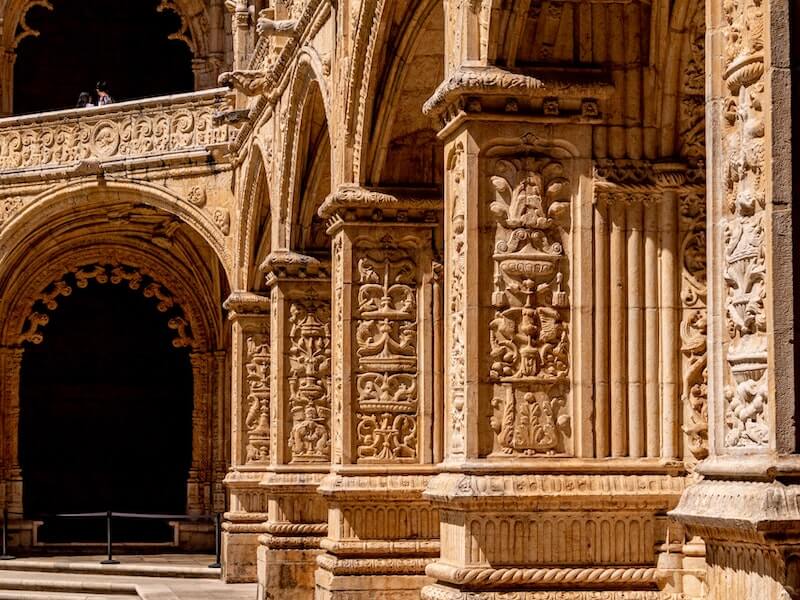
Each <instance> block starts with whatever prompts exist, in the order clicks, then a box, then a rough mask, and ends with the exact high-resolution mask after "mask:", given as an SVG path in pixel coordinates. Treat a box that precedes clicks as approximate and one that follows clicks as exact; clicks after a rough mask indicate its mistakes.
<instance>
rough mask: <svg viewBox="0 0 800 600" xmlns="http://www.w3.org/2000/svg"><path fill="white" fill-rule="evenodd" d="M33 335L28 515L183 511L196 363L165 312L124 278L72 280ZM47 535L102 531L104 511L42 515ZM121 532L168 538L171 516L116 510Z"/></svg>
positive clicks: (70, 537) (23, 402)
mask: <svg viewBox="0 0 800 600" xmlns="http://www.w3.org/2000/svg"><path fill="white" fill-rule="evenodd" d="M73 290H74V291H73V293H72V294H71V295H70V296H67V297H62V298H59V300H58V302H59V306H58V308H57V309H56V310H55V311H54V312H52V313H50V323H49V324H48V325H47V326H46V327H44V328H43V333H44V341H43V342H42V343H41V344H39V345H28V346H27V347H26V348H25V352H24V354H23V360H22V370H21V380H20V463H21V467H22V475H23V479H24V491H23V503H24V510H25V516H26V518H32V519H37V518H39V517H40V516H41V515H51V514H54V513H60V512H94V511H105V510H114V511H120V512H139V513H171V514H175V513H177V514H184V513H185V512H186V500H187V498H186V492H187V490H186V480H187V475H188V470H189V466H190V463H191V445H192V370H191V364H190V360H189V354H188V351H187V350H186V349H176V348H174V347H173V346H172V340H173V339H174V333H175V332H174V331H172V330H171V329H169V328H168V327H167V321H168V319H169V317H170V314H169V313H160V312H158V311H157V310H156V305H155V301H154V300H153V299H148V298H145V297H144V296H143V295H142V293H141V290H138V291H136V290H131V289H129V288H128V287H127V286H126V285H125V284H124V283H123V284H120V285H114V284H111V283H107V284H105V285H101V284H98V283H90V284H89V286H88V287H86V288H84V289H79V288H75V287H73ZM44 521H45V524H44V525H43V526H42V529H41V538H42V540H43V541H44V542H75V541H102V540H104V539H105V537H104V536H105V533H104V532H105V529H104V523H103V522H102V521H98V520H94V521H83V520H81V521H75V520H65V519H44ZM114 532H115V535H114V537H115V540H119V541H126V540H127V541H148V542H153V541H162V542H163V541H169V540H170V535H171V532H170V530H169V528H168V525H167V524H166V523H164V522H154V521H149V522H142V521H124V520H121V521H119V523H118V524H115V526H114Z"/></svg>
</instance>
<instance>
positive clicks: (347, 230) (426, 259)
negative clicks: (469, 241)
mask: <svg viewBox="0 0 800 600" xmlns="http://www.w3.org/2000/svg"><path fill="white" fill-rule="evenodd" d="M439 207H440V201H439V199H438V198H428V197H426V196H424V195H421V194H417V193H415V192H414V191H413V190H402V191H400V192H398V193H396V194H392V193H389V192H388V191H387V192H386V193H384V192H380V191H373V190H366V189H362V188H357V187H342V188H339V190H338V191H337V192H334V193H333V194H331V196H329V197H328V199H327V200H326V202H325V204H323V206H322V208H321V209H320V215H321V216H322V217H323V218H329V219H330V229H329V233H330V235H331V236H332V238H333V251H332V294H333V298H332V310H333V317H332V336H333V353H332V356H333V369H332V374H333V377H332V379H333V395H332V403H333V406H332V420H333V456H332V463H333V464H332V465H331V473H330V475H329V476H327V477H326V478H325V480H324V481H323V482H322V485H321V486H320V492H321V493H322V495H323V496H324V498H325V499H326V500H327V501H328V534H327V537H325V538H324V539H323V540H322V542H321V546H322V548H323V549H324V550H325V553H324V554H323V555H322V556H320V557H319V558H318V560H317V562H318V564H319V568H318V569H317V572H316V597H317V598H318V599H329V598H331V599H342V600H343V599H344V598H348V599H351V600H362V599H363V600H367V599H374V598H386V599H388V598H391V599H393V600H396V599H406V598H408V599H412V598H418V597H419V590H420V588H421V587H422V586H423V585H424V584H425V583H426V582H427V581H429V580H428V579H427V578H426V577H425V575H424V568H425V565H426V564H427V563H429V562H430V561H431V560H432V559H433V558H434V557H436V556H438V553H439V541H438V537H439V519H438V515H437V513H436V511H435V510H434V509H433V507H432V506H431V505H430V503H429V502H428V501H427V500H425V499H424V498H423V497H422V492H423V490H424V489H425V486H426V484H427V483H428V481H429V479H430V477H431V474H432V473H433V465H432V458H433V438H434V434H435V427H434V420H435V419H437V417H438V415H434V414H433V404H434V373H433V365H434V361H433V357H432V349H433V343H434V339H433V338H434V331H433V329H434V324H433V321H434V319H433V305H434V303H433V298H432V296H433V290H434V284H433V279H434V269H433V239H432V233H433V230H434V228H435V227H437V223H438V215H437V212H438V209H439Z"/></svg>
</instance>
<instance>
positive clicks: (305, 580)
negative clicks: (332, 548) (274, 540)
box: [257, 536, 322, 600]
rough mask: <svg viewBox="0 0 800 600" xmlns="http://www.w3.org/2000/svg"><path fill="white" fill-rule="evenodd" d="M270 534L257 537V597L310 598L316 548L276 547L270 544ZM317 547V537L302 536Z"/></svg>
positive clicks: (317, 554) (259, 599) (297, 599)
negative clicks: (283, 548) (258, 540)
mask: <svg viewBox="0 0 800 600" xmlns="http://www.w3.org/2000/svg"><path fill="white" fill-rule="evenodd" d="M269 537H271V536H261V538H259V539H260V541H261V545H260V546H259V547H258V594H257V598H258V600H275V599H280V600H311V599H312V598H313V597H314V570H315V569H316V567H317V557H318V556H319V555H320V554H321V553H322V551H321V550H319V548H314V549H307V550H298V549H287V550H279V549H276V548H273V547H270V540H269V539H265V538H269ZM306 539H309V540H311V542H310V543H312V544H315V545H316V546H319V538H316V540H315V538H306Z"/></svg>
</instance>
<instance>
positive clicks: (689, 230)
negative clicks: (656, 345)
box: [680, 193, 708, 460]
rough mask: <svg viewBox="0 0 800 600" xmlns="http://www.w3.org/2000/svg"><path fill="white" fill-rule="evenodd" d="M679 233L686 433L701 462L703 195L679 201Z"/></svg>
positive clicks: (704, 416)
mask: <svg viewBox="0 0 800 600" xmlns="http://www.w3.org/2000/svg"><path fill="white" fill-rule="evenodd" d="M680 232H681V245H680V256H681V261H682V265H681V266H682V268H681V289H680V294H681V307H682V318H681V325H680V334H681V340H680V342H681V353H682V355H683V363H682V368H681V374H682V377H681V390H682V401H683V405H684V411H685V413H684V414H685V417H684V425H683V432H684V433H685V434H686V439H687V446H688V449H689V452H690V453H691V456H692V457H693V459H695V460H702V459H704V458H705V457H706V456H708V361H707V343H706V336H707V330H708V316H707V309H706V210H705V197H704V196H703V195H702V194H698V193H691V194H685V195H683V196H682V197H681V198H680Z"/></svg>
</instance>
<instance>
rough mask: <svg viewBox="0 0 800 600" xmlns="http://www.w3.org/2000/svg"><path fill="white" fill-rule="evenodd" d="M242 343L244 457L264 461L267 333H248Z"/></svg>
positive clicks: (266, 455)
mask: <svg viewBox="0 0 800 600" xmlns="http://www.w3.org/2000/svg"><path fill="white" fill-rule="evenodd" d="M246 343H247V354H246V358H245V361H246V362H245V378H246V381H247V414H246V415H245V417H244V425H245V431H246V454H245V461H246V462H247V463H266V462H268V461H269V398H270V389H269V366H270V348H269V337H268V336H267V335H265V334H252V335H248V336H247V339H246Z"/></svg>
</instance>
